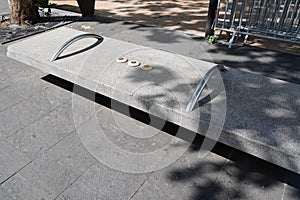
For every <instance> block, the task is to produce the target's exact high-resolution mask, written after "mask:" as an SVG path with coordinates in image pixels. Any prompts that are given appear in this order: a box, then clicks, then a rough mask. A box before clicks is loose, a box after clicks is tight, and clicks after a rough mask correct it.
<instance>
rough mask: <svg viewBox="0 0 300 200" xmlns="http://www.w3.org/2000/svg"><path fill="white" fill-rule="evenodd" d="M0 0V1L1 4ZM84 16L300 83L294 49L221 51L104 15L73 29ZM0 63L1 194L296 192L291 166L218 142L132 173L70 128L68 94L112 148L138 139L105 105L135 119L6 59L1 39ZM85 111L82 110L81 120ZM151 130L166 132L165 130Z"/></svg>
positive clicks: (142, 39)
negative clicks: (90, 109) (98, 156)
mask: <svg viewBox="0 0 300 200" xmlns="http://www.w3.org/2000/svg"><path fill="white" fill-rule="evenodd" d="M2 1H5V0H1V3H0V5H1V9H0V10H4V9H5V8H2V5H4V4H2ZM83 25H84V26H83ZM87 26H90V27H89V29H88V30H87V31H91V32H96V33H102V34H104V35H107V36H111V37H115V38H118V39H123V40H126V41H132V42H136V43H139V44H142V45H145V46H151V47H156V48H162V49H165V50H169V51H174V52H177V53H181V54H186V55H190V56H193V57H197V58H206V59H207V56H209V57H210V58H209V59H213V60H215V61H216V62H220V61H221V62H225V63H226V62H227V63H228V64H231V63H232V64H233V65H234V67H240V68H243V70H249V71H253V72H255V73H260V74H265V75H268V76H272V77H278V78H282V79H285V80H288V81H290V82H294V83H299V82H298V81H299V75H298V74H299V62H296V61H297V59H299V58H298V57H297V56H293V55H290V54H282V53H279V52H276V51H268V50H261V49H257V48H250V47H243V48H239V49H234V50H233V51H228V50H227V49H226V47H223V46H211V45H208V44H207V43H206V42H204V41H201V40H200V41H198V40H196V41H198V42H199V43H197V44H198V45H196V47H195V46H192V47H193V48H191V46H189V45H186V44H190V43H188V42H191V39H190V38H189V37H186V36H182V37H178V35H181V33H177V32H173V31H166V30H163V29H155V28H151V27H144V26H140V25H137V24H130V23H126V22H124V21H110V20H107V19H104V18H93V19H87V20H86V21H83V22H76V23H73V24H71V25H69V27H72V28H75V29H81V30H82V29H86V27H87ZM194 42H195V40H194V39H193V40H192V44H194ZM29 48H30V47H29ZM236 54H238V55H239V56H238V57H237V55H236ZM244 54H246V55H244ZM261 54H262V55H263V56H262V55H261ZM233 59H235V62H233ZM241 64H242V66H240V65H241ZM258 64H260V65H261V66H264V67H259V66H258ZM253 65H255V66H253ZM295 65H296V66H295ZM268 69H269V71H268ZM0 71H1V73H0V99H1V101H0V143H1V145H0V185H1V186H0V199H26V200H27V199H72V200H73V199H300V189H299V188H300V178H299V175H298V174H293V173H289V172H287V171H285V170H283V169H278V168H276V167H274V166H271V165H269V164H268V163H264V162H261V161H260V160H257V159H255V158H251V157H249V156H246V155H243V154H242V153H239V152H236V151H235V150H232V149H226V147H223V146H222V145H220V146H217V148H215V149H214V151H213V152H211V153H209V154H208V155H207V156H205V157H204V158H201V157H200V155H201V153H202V152H201V151H200V150H199V148H198V147H197V146H192V147H191V148H189V150H188V151H187V152H186V153H185V154H184V155H183V156H182V157H180V159H178V160H177V161H176V162H174V163H172V164H170V165H169V166H167V167H165V168H163V169H160V170H158V171H152V172H147V173H139V174H136V173H127V172H122V171H119V170H116V169H113V168H111V167H108V166H106V165H104V164H103V163H102V162H99V161H98V160H95V158H94V157H93V156H92V155H91V154H90V153H89V152H88V151H87V150H86V148H85V147H84V145H83V144H82V142H81V140H80V138H79V137H78V134H77V132H76V130H78V128H80V127H76V126H75V123H74V119H73V113H72V99H74V97H75V98H76V99H77V100H78V102H80V103H82V106H80V104H79V105H78V106H79V108H81V107H82V108H84V106H86V105H91V106H95V109H96V113H97V118H98V121H99V123H100V124H101V125H103V129H104V130H105V133H106V134H107V136H111V139H112V141H113V142H114V143H115V144H118V145H119V146H120V148H123V149H128V148H131V149H132V148H133V149H135V150H139V151H142V150H143V148H144V147H143V146H142V147H140V146H139V143H134V142H133V140H132V139H131V138H126V137H124V134H123V133H124V132H123V131H122V130H120V128H119V127H118V126H116V124H115V123H114V118H113V117H112V114H113V115H114V117H118V118H122V120H123V121H124V122H125V126H126V124H127V123H126V122H127V121H128V124H129V122H130V121H131V120H133V119H131V118H129V117H128V116H126V115H122V114H120V113H118V112H115V111H112V110H110V109H108V108H106V107H104V106H102V105H99V104H96V103H94V102H93V101H90V100H88V99H86V98H83V97H81V96H78V95H76V94H74V93H72V92H70V91H69V90H68V89H66V88H68V84H64V83H63V82H60V81H59V80H53V81H49V79H48V81H45V80H43V79H41V77H44V76H46V74H44V73H43V72H41V71H39V70H36V69H34V68H32V67H29V66H26V65H24V64H22V63H20V62H18V61H15V60H11V59H9V58H8V57H7V56H6V46H0ZM53 83H54V84H53ZM60 86H61V87H60ZM104 104H105V102H104ZM83 105H84V106H83ZM89 120H90V119H88V118H86V119H83V120H82V125H81V127H84V125H86V124H88V123H89ZM134 123H137V124H139V122H137V121H134ZM149 129H154V128H151V127H149ZM154 130H155V129H154ZM86 131H88V130H86ZM155 131H156V130H155ZM158 135H159V136H160V137H162V138H166V140H167V141H168V139H170V138H171V136H169V135H168V134H166V133H164V132H159V133H158ZM107 159H108V160H109V158H107ZM141 163H142V160H141ZM129 164H131V163H124V165H129ZM135 164H136V165H139V164H140V163H135Z"/></svg>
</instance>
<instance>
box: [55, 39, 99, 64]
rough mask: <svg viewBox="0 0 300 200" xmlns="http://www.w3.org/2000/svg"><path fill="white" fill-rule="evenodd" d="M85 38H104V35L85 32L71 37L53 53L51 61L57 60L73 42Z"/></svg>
mask: <svg viewBox="0 0 300 200" xmlns="http://www.w3.org/2000/svg"><path fill="white" fill-rule="evenodd" d="M84 38H96V39H98V40H103V37H102V36H100V35H97V34H93V33H84V34H81V35H77V36H75V37H73V38H71V39H70V40H68V41H66V42H65V43H64V44H63V45H61V46H60V47H59V48H58V50H57V51H56V52H55V53H54V54H53V56H52V57H51V59H50V62H53V61H55V60H56V59H57V58H58V56H59V55H60V54H61V53H62V52H63V51H64V50H65V49H66V48H67V47H68V46H70V45H71V44H73V43H74V42H76V41H78V40H81V39H84Z"/></svg>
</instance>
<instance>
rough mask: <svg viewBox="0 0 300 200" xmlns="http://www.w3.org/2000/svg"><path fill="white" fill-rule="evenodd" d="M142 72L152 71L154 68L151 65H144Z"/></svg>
mask: <svg viewBox="0 0 300 200" xmlns="http://www.w3.org/2000/svg"><path fill="white" fill-rule="evenodd" d="M140 68H141V70H144V71H149V70H151V69H152V66H151V65H143V66H141V67H140Z"/></svg>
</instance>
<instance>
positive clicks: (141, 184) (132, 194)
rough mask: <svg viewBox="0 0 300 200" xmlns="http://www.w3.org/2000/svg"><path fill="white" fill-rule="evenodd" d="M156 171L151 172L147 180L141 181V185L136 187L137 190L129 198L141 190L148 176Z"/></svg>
mask: <svg viewBox="0 0 300 200" xmlns="http://www.w3.org/2000/svg"><path fill="white" fill-rule="evenodd" d="M153 173H154V171H152V172H150V174H149V175H148V176H147V177H146V178H145V180H144V181H143V182H142V183H141V185H140V186H139V187H138V188H137V189H136V191H135V192H133V194H132V195H131V196H130V198H129V200H131V199H132V198H133V197H134V196H135V195H136V194H137V193H138V192H139V190H140V189H141V188H142V187H143V185H144V184H145V183H146V181H147V180H148V178H149V177H150V176H151V175H152V174H153Z"/></svg>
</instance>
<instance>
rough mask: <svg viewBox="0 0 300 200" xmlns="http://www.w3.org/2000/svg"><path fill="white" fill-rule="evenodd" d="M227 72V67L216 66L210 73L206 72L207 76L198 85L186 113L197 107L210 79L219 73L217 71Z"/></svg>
mask: <svg viewBox="0 0 300 200" xmlns="http://www.w3.org/2000/svg"><path fill="white" fill-rule="evenodd" d="M224 70H226V69H225V67H224V66H223V65H215V66H214V67H212V68H211V69H210V70H209V71H208V72H206V74H205V75H204V77H203V79H202V81H201V82H200V83H199V84H198V86H197V88H196V90H195V92H194V93H193V95H192V98H191V100H190V101H189V103H188V105H187V107H186V109H185V111H186V112H191V111H192V110H193V108H194V107H195V105H196V103H197V101H198V99H199V97H200V95H201V93H202V91H203V89H204V87H205V85H206V84H207V82H208V81H209V79H210V78H211V76H212V75H213V74H214V73H215V72H217V71H224Z"/></svg>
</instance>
